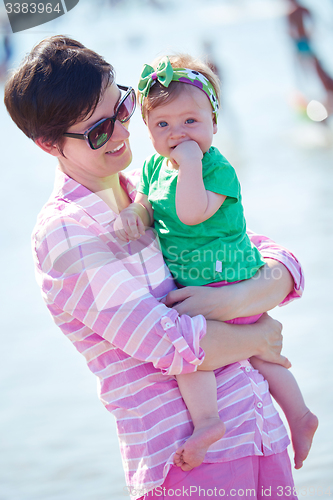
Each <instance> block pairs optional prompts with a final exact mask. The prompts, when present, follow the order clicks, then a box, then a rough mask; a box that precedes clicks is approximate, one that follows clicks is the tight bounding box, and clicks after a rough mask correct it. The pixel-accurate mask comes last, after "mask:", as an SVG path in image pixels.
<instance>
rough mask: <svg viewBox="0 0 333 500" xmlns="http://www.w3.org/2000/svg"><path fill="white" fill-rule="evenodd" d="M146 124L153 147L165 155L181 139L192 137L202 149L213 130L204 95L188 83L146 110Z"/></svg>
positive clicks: (208, 103)
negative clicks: (156, 105) (175, 94)
mask: <svg viewBox="0 0 333 500" xmlns="http://www.w3.org/2000/svg"><path fill="white" fill-rule="evenodd" d="M147 126H148V130H149V136H150V138H151V141H152V143H153V146H154V149H155V150H156V151H157V153H159V154H160V155H162V156H165V157H166V158H170V154H171V152H172V150H173V149H174V148H175V147H176V146H178V145H179V144H181V143H182V142H184V141H195V142H196V143H197V144H198V145H199V147H200V149H201V151H202V152H203V153H206V152H207V151H208V149H209V148H210V146H211V145H212V141H213V135H214V134H216V132H217V125H216V123H215V122H214V114H213V109H212V106H211V104H210V102H209V99H208V97H207V96H206V94H205V93H204V92H203V91H202V90H200V89H198V88H196V87H194V86H192V85H187V86H186V90H184V91H183V92H181V93H180V94H179V95H178V96H177V97H176V98H175V99H173V100H172V101H171V102H169V103H167V104H164V105H163V106H158V107H157V108H155V109H152V110H150V111H149V113H148V116H147Z"/></svg>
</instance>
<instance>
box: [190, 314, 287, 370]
mask: <svg viewBox="0 0 333 500" xmlns="http://www.w3.org/2000/svg"><path fill="white" fill-rule="evenodd" d="M281 331H282V325H281V323H280V322H279V321H276V320H275V319H273V318H271V317H270V316H269V315H268V314H267V313H264V314H263V315H262V317H261V318H260V319H259V320H258V321H257V322H256V323H253V324H251V325H232V324H229V323H223V322H220V321H210V320H209V321H207V331H206V335H205V336H204V337H203V338H202V339H201V340H200V346H201V347H202V349H203V350H204V351H205V358H204V360H203V362H202V363H201V365H200V366H199V367H198V370H216V369H217V368H221V367H223V366H226V365H229V364H231V363H235V362H236V361H241V360H243V359H248V358H251V357H252V356H257V357H258V358H260V359H262V360H264V361H267V362H270V363H277V364H279V365H282V366H284V367H285V368H289V367H290V362H289V360H288V359H287V358H286V357H284V356H282V355H281V349H282V333H281Z"/></svg>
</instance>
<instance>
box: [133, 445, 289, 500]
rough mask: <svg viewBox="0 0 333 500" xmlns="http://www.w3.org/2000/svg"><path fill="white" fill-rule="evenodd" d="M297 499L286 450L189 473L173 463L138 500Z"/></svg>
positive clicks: (204, 467)
mask: <svg viewBox="0 0 333 500" xmlns="http://www.w3.org/2000/svg"><path fill="white" fill-rule="evenodd" d="M224 497H225V498H229V499H230V498H235V499H238V500H239V499H242V500H245V499H246V500H248V499H253V500H259V499H266V498H270V500H279V499H285V500H297V496H296V494H295V492H294V481H293V477H292V473H291V465H290V460H289V455H288V453H287V450H285V451H283V452H282V453H277V454H276V455H270V456H267V457H266V456H251V457H244V458H239V459H237V460H232V461H230V462H223V463H218V464H201V465H200V466H199V467H196V468H195V469H192V470H191V471H189V472H183V471H182V470H181V469H180V468H179V467H176V466H172V467H171V469H170V471H169V473H168V475H167V477H166V479H165V481H164V483H163V484H162V485H161V486H158V487H157V488H155V489H154V490H152V491H149V492H148V493H147V494H146V495H145V496H143V497H141V499H140V500H151V499H155V500H157V499H159V500H171V499H172V500H175V499H176V498H181V499H186V498H189V499H191V500H202V499H203V498H204V499H205V498H224Z"/></svg>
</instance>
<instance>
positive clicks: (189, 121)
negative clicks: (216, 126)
mask: <svg viewBox="0 0 333 500" xmlns="http://www.w3.org/2000/svg"><path fill="white" fill-rule="evenodd" d="M194 122H195V120H194V118H189V119H188V120H186V122H185V123H194Z"/></svg>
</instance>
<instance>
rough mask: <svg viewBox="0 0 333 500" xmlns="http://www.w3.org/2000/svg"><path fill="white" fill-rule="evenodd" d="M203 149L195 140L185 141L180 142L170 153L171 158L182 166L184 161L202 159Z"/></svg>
mask: <svg viewBox="0 0 333 500" xmlns="http://www.w3.org/2000/svg"><path fill="white" fill-rule="evenodd" d="M202 157H203V154H202V151H201V149H200V147H199V145H198V143H197V142H195V141H184V142H181V143H180V144H178V146H176V147H175V149H173V150H172V152H171V154H170V160H171V161H172V162H173V163H175V164H176V166H181V165H182V164H184V163H194V162H200V161H201V160H202Z"/></svg>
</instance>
